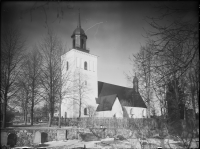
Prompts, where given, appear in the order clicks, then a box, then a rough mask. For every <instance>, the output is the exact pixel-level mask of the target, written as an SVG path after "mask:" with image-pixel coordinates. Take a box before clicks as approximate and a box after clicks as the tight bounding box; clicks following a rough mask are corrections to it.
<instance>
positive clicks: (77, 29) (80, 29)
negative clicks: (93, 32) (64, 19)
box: [71, 27, 87, 38]
mask: <svg viewBox="0 0 200 149" xmlns="http://www.w3.org/2000/svg"><path fill="white" fill-rule="evenodd" d="M75 35H83V36H85V37H86V38H87V36H86V34H85V32H84V30H83V29H82V28H81V27H77V28H76V29H75V30H74V32H73V34H72V36H71V37H72V38H73V37H74V36H75Z"/></svg>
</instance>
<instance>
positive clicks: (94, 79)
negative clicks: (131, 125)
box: [61, 13, 147, 118]
mask: <svg viewBox="0 0 200 149" xmlns="http://www.w3.org/2000/svg"><path fill="white" fill-rule="evenodd" d="M71 38H72V49H70V50H69V51H68V52H66V53H65V54H63V55H62V56H61V61H62V64H61V65H62V80H63V89H62V92H63V100H62V104H61V116H62V117H66V118H77V117H89V116H96V117H120V118H123V117H132V118H143V117H146V112H147V111H146V109H147V107H146V105H145V103H144V101H143V99H142V97H141V95H140V93H139V91H138V79H137V77H136V76H135V77H134V79H133V88H127V87H122V86H117V85H113V84H109V83H106V82H101V81H98V72H97V67H98V57H97V56H96V55H93V54H91V53H90V51H89V50H88V49H87V47H86V42H87V35H86V34H85V32H84V30H83V29H82V28H81V21H80V13H79V17H78V25H77V28H76V29H75V30H74V32H73V34H72V35H71Z"/></svg>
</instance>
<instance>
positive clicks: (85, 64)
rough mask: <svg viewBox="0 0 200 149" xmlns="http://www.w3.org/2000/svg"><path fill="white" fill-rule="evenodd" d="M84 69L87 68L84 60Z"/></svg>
mask: <svg viewBox="0 0 200 149" xmlns="http://www.w3.org/2000/svg"><path fill="white" fill-rule="evenodd" d="M84 69H85V70H87V62H84Z"/></svg>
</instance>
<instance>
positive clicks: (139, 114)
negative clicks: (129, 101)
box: [124, 106, 147, 118]
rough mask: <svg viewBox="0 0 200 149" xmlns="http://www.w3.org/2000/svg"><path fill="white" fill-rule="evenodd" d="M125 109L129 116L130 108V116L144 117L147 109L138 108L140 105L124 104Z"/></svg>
mask: <svg viewBox="0 0 200 149" xmlns="http://www.w3.org/2000/svg"><path fill="white" fill-rule="evenodd" d="M124 108H125V109H126V111H127V113H128V116H129V118H131V112H130V111H131V109H132V114H133V115H132V117H133V118H146V117H147V110H146V108H140V107H127V106H124Z"/></svg>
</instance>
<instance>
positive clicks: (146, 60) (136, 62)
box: [127, 43, 153, 118]
mask: <svg viewBox="0 0 200 149" xmlns="http://www.w3.org/2000/svg"><path fill="white" fill-rule="evenodd" d="M152 48H153V47H152V44H151V43H148V44H147V45H146V47H141V49H140V51H139V53H137V54H133V55H132V57H130V61H131V63H132V65H133V72H131V73H130V74H128V75H127V78H128V80H129V81H131V82H132V80H133V77H134V73H135V74H136V73H137V77H138V78H139V80H140V82H139V84H140V88H139V90H140V93H141V96H142V97H143V99H144V100H145V102H146V103H147V117H149V118H150V113H151V100H152V92H153V90H152V87H151V82H152V68H151V67H152V63H153V56H152V54H151V49H152Z"/></svg>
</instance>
